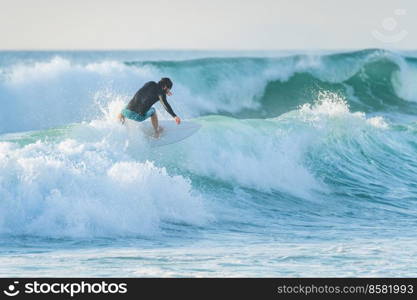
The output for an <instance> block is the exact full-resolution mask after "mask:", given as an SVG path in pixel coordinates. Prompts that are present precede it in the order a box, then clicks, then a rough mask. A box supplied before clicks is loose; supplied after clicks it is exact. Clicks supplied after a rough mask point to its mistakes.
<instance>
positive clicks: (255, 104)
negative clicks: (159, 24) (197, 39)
mask: <svg viewBox="0 0 417 300" xmlns="http://www.w3.org/2000/svg"><path fill="white" fill-rule="evenodd" d="M161 77H170V78H171V79H172V80H173V82H174V87H173V89H172V91H173V93H174V95H173V96H172V97H169V99H168V100H169V102H170V104H171V106H172V107H173V109H174V111H175V112H176V113H177V114H178V115H179V116H180V117H181V118H182V119H183V120H191V121H193V122H196V123H199V124H200V125H201V126H202V128H201V129H200V130H199V131H198V132H197V133H196V134H195V135H193V136H192V137H190V138H188V139H186V140H184V141H182V142H180V143H177V144H172V145H167V146H164V147H159V148H150V147H149V145H148V144H147V142H146V140H144V139H143V136H141V134H140V132H137V131H135V130H132V129H131V128H130V129H129V128H126V127H125V126H122V125H121V124H119V123H118V122H117V120H116V115H117V113H118V112H119V111H120V110H121V109H122V108H123V107H124V105H126V104H127V102H128V101H129V100H130V99H131V97H132V96H133V95H134V93H135V92H136V91H137V90H138V89H139V88H140V87H141V86H142V85H143V84H144V83H145V82H147V81H150V80H155V81H158V80H159V79H160V78H161ZM0 104H1V109H0V266H1V267H0V276H1V277H5V276H17V277H19V276H39V277H43V276H48V277H56V276H66V277H86V276H104V277H106V276H112V277H294V276H295V277H298V276H303V277H329V276H332V277H348V276H352V277H356V276H366V277H376V276H378V277H379V276H392V277H399V276H405V277H411V276H412V277H416V276H417V261H416V257H417V52H395V51H388V50H382V49H365V50H358V51H333V52H330V51H327V52H324V51H315V52H308V51H305V52H302V51H298V52H297V51H285V52H274V51H269V52H266V51H257V52H255V51H252V52H248V51H246V52H243V51H234V52H222V51H58V52H47V51H44V52H24V51H11V52H4V51H3V52H0ZM156 109H157V111H158V115H159V117H160V119H167V120H171V118H170V117H169V115H168V114H167V113H166V112H165V111H164V110H163V108H162V107H161V106H160V105H159V104H157V105H156Z"/></svg>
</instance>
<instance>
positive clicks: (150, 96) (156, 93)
mask: <svg viewBox="0 0 417 300" xmlns="http://www.w3.org/2000/svg"><path fill="white" fill-rule="evenodd" d="M158 100H159V101H160V102H161V104H162V105H163V106H164V108H165V110H166V111H167V112H168V113H169V114H170V115H171V116H172V117H173V118H175V117H176V116H177V115H176V114H175V113H174V111H173V110H172V108H171V106H170V105H169V103H168V102H167V98H166V95H165V92H164V90H163V89H162V87H161V86H160V85H159V84H157V83H156V82H155V81H149V82H147V83H145V85H144V86H143V87H142V88H141V89H139V91H137V92H136V94H135V96H133V98H132V100H130V102H129V104H128V105H127V109H129V110H131V111H134V112H136V113H138V114H140V115H145V113H146V112H147V111H148V110H149V109H150V108H151V107H152V105H154V104H155V103H156V102H157V101H158Z"/></svg>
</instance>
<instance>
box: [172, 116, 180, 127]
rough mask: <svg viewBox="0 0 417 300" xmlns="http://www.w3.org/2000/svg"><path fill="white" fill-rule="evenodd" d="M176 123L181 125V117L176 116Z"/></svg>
mask: <svg viewBox="0 0 417 300" xmlns="http://www.w3.org/2000/svg"><path fill="white" fill-rule="evenodd" d="M174 119H175V123H177V125H180V123H181V119H180V118H179V117H175V118H174Z"/></svg>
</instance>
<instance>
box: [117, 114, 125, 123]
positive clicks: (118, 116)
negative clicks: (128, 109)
mask: <svg viewBox="0 0 417 300" xmlns="http://www.w3.org/2000/svg"><path fill="white" fill-rule="evenodd" d="M117 119H118V120H119V122H120V123H122V124H124V123H125V116H124V115H122V114H118V115H117Z"/></svg>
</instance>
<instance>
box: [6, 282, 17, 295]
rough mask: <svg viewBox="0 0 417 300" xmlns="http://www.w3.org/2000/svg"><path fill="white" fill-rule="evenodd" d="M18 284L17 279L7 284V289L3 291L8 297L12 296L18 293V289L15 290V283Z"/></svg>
mask: <svg viewBox="0 0 417 300" xmlns="http://www.w3.org/2000/svg"><path fill="white" fill-rule="evenodd" d="M18 284H19V281H15V282H13V284H11V285H9V286H8V287H7V290H4V291H3V292H4V293H5V294H6V295H7V296H9V297H14V296H16V295H18V294H19V293H20V291H19V290H16V285H18Z"/></svg>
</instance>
